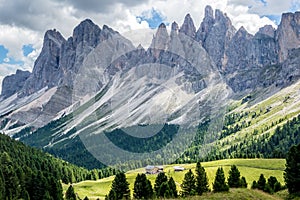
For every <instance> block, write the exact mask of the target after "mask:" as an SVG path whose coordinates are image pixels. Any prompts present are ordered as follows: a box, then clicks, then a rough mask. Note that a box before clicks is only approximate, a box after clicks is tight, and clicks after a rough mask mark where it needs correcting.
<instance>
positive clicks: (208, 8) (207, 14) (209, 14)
mask: <svg viewBox="0 0 300 200" xmlns="http://www.w3.org/2000/svg"><path fill="white" fill-rule="evenodd" d="M204 18H214V11H213V9H212V7H211V6H210V5H207V6H206V7H205V15H204Z"/></svg>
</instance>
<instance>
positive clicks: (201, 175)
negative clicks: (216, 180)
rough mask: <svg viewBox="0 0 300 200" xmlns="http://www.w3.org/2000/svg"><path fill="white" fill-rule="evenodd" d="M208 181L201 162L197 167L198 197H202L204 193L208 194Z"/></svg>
mask: <svg viewBox="0 0 300 200" xmlns="http://www.w3.org/2000/svg"><path fill="white" fill-rule="evenodd" d="M208 191H209V186H208V180H207V175H206V172H205V169H204V167H202V166H201V163H200V162H197V165H196V192H197V194H198V195H202V194H203V192H208Z"/></svg>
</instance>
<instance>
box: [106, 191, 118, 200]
mask: <svg viewBox="0 0 300 200" xmlns="http://www.w3.org/2000/svg"><path fill="white" fill-rule="evenodd" d="M105 200H117V193H116V192H115V191H114V190H113V189H111V190H110V191H109V193H108V195H106V196H105Z"/></svg>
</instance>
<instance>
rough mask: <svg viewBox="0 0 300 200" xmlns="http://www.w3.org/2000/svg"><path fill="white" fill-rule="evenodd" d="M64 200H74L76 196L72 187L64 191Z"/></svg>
mask: <svg viewBox="0 0 300 200" xmlns="http://www.w3.org/2000/svg"><path fill="white" fill-rule="evenodd" d="M66 200H76V194H75V191H74V188H73V186H72V185H70V186H69V188H68V189H67V191H66Z"/></svg>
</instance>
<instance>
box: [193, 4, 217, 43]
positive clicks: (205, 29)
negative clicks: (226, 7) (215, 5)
mask: <svg viewBox="0 0 300 200" xmlns="http://www.w3.org/2000/svg"><path fill="white" fill-rule="evenodd" d="M214 23H215V18H214V11H213V9H212V7H211V6H206V7H205V15H204V19H203V21H202V23H201V25H200V28H199V29H198V31H197V33H196V40H197V41H201V42H202V43H204V41H205V39H206V37H207V35H208V34H209V32H210V31H211V28H212V27H213V25H214Z"/></svg>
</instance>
